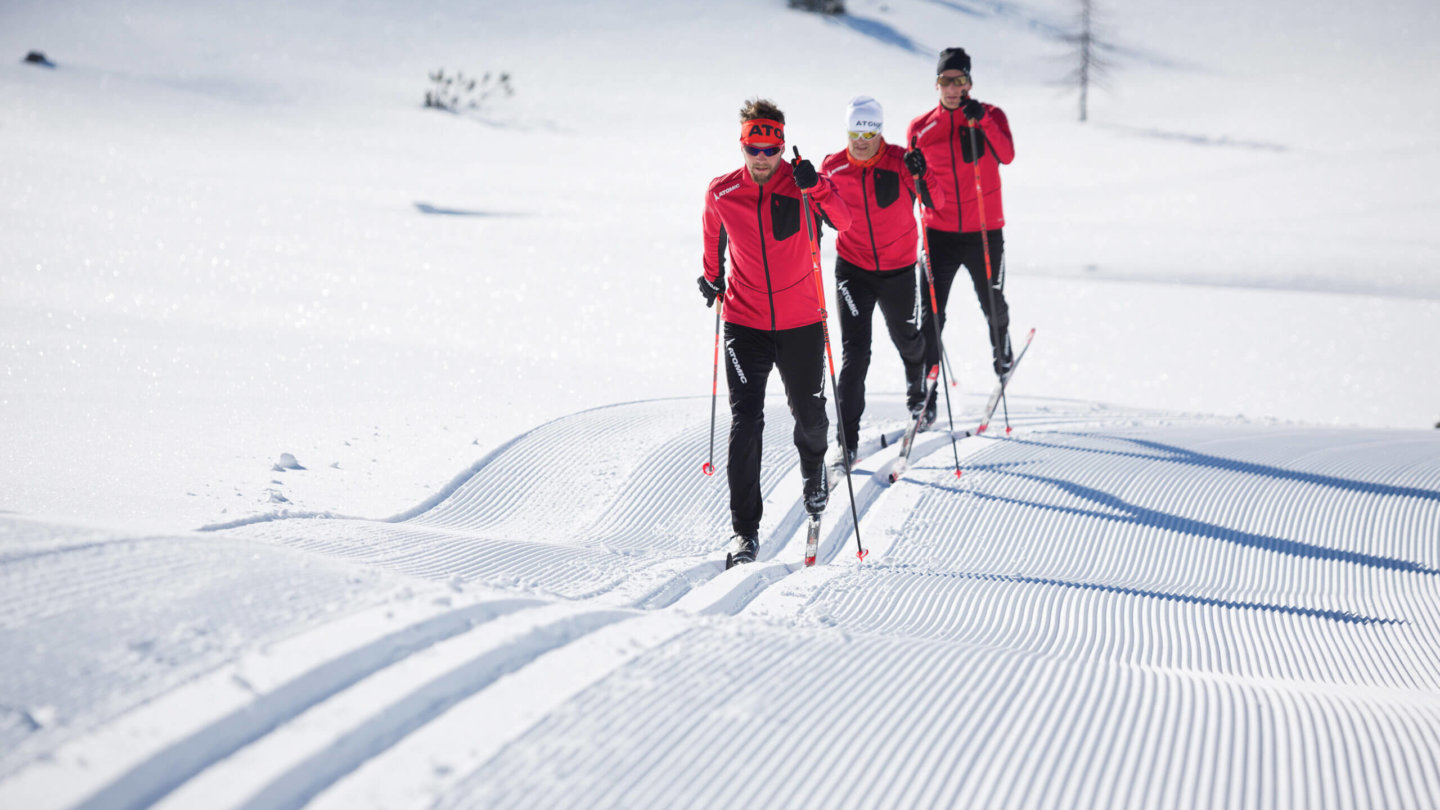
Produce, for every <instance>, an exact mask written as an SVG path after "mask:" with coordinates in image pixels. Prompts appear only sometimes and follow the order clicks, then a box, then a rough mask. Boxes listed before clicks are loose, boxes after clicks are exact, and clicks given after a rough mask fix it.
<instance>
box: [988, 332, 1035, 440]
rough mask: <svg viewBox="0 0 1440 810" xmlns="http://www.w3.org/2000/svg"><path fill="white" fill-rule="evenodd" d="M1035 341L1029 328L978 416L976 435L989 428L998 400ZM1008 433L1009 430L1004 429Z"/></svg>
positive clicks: (1033, 333) (998, 403)
mask: <svg viewBox="0 0 1440 810" xmlns="http://www.w3.org/2000/svg"><path fill="white" fill-rule="evenodd" d="M1034 339H1035V329H1034V327H1031V329H1030V334H1028V335H1026V336H1025V345H1024V346H1021V347H1020V353H1019V354H1017V355H1015V359H1014V360H1013V361H1012V362H1011V363H1010V370H1009V371H1007V372H1005V376H1003V377H1001V378H1000V382H998V383H996V384H995V390H994V391H991V392H990V399H989V400H987V401H986V402H985V412H984V413H983V414H981V416H980V427H978V428H976V429H975V432H976V433H977V434H979V433H984V432H985V429H986V428H988V427H990V419H991V417H993V416H994V415H995V408H996V407H997V406H999V405H1000V398H1001V397H1002V396H1004V395H1005V386H1006V385H1009V384H1010V378H1011V377H1014V376H1015V369H1017V368H1019V367H1020V361H1021V360H1023V359H1024V358H1025V352H1027V351H1029V350H1030V341H1032V340H1034ZM1006 432H1007V433H1008V432H1009V428H1008V427H1007V428H1006Z"/></svg>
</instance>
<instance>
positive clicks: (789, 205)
mask: <svg viewBox="0 0 1440 810" xmlns="http://www.w3.org/2000/svg"><path fill="white" fill-rule="evenodd" d="M770 228H771V231H772V233H774V235H775V241H777V242H780V241H784V240H786V239H789V238H790V237H792V236H794V235H795V234H796V233H798V232H799V230H800V201H799V200H797V199H795V198H794V197H786V196H785V195H784V194H775V195H773V196H771V197H770Z"/></svg>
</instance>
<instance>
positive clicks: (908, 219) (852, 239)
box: [820, 144, 948, 270]
mask: <svg viewBox="0 0 1440 810" xmlns="http://www.w3.org/2000/svg"><path fill="white" fill-rule="evenodd" d="M820 172H821V174H823V175H824V176H826V177H828V178H830V180H831V182H833V183H834V184H835V192H836V193H837V194H839V195H840V199H842V200H844V201H845V205H847V206H849V208H850V214H851V218H852V219H853V220H854V223H853V224H852V225H851V226H850V228H849V229H848V230H844V231H841V232H840V236H839V237H838V238H837V239H836V240H835V251H836V252H837V253H839V254H840V258H842V259H844V260H845V261H847V262H849V263H851V264H853V265H855V266H856V267H860V268H863V269H865V270H898V269H900V268H902V267H911V266H913V265H914V264H915V257H916V254H917V252H918V245H919V238H920V234H919V229H918V228H916V227H915V209H914V208H912V207H911V206H912V204H913V201H914V199H915V181H914V180H913V179H912V178H911V177H910V171H909V170H908V169H906V168H905V149H904V147H901V146H897V145H895V144H886V145H885V148H884V150H883V151H882V152H881V154H880V160H879V161H878V162H876V163H875V165H873V166H868V167H865V168H861V167H860V166H856V165H855V164H853V163H851V162H850V158H849V157H848V156H847V155H846V153H845V152H843V151H841V152H836V153H835V154H833V155H830V156H828V157H826V158H825V162H824V163H823V164H822V165H821V168H820ZM928 174H929V173H928V172H927V175H928ZM947 183H948V181H946V182H941V183H934V182H931V179H930V178H929V177H928V176H927V178H926V187H927V190H928V191H929V195H930V202H932V203H934V205H935V206H936V207H937V208H944V207H945V200H946V197H945V186H946V185H947ZM902 202H903V203H904V204H903V205H901V204H899V203H902Z"/></svg>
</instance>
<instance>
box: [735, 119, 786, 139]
mask: <svg viewBox="0 0 1440 810" xmlns="http://www.w3.org/2000/svg"><path fill="white" fill-rule="evenodd" d="M740 143H743V144H745V145H747V146H748V145H751V144H756V145H759V144H782V143H785V125H784V124H782V123H780V122H779V121H772V120H771V119H769V118H752V119H750V120H749V121H746V122H745V123H743V124H741V125H740Z"/></svg>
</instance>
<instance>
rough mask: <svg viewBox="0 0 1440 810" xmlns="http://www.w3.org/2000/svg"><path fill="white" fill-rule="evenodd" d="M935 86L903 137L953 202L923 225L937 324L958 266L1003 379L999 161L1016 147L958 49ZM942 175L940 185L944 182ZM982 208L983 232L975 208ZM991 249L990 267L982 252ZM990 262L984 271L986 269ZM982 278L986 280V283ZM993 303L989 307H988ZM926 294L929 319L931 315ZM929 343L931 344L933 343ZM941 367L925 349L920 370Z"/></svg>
mask: <svg viewBox="0 0 1440 810" xmlns="http://www.w3.org/2000/svg"><path fill="white" fill-rule="evenodd" d="M935 72H936V78H935V87H936V89H937V90H938V92H939V97H940V103H939V104H938V105H937V106H936V107H935V108H934V109H932V110H930V111H929V112H927V113H925V114H924V115H921V116H918V117H917V118H915V120H913V121H911V122H910V126H909V128H908V129H907V130H906V134H905V140H906V142H907V143H914V142H915V141H916V140H917V139H918V142H919V148H920V151H921V152H922V153H923V154H924V155H925V162H926V164H927V165H928V166H929V167H930V169H931V170H932V172H933V173H934V175H935V177H934V178H933V179H932V182H931V187H932V189H933V188H934V187H936V186H939V185H940V184H941V183H942V182H943V183H944V184H945V192H946V194H947V195H953V196H947V199H951V200H954V201H955V204H953V205H948V206H946V207H945V208H944V209H942V210H936V209H927V210H926V211H925V212H924V223H925V228H926V231H927V235H928V238H929V240H930V265H931V270H932V273H933V274H934V277H935V297H936V300H937V303H938V304H939V307H940V312H939V313H938V317H939V319H940V320H939V327H940V328H941V329H944V327H945V305H946V301H947V300H948V299H949V297H950V285H951V284H952V283H953V282H954V280H955V275H956V272H957V271H958V270H959V268H960V265H962V264H963V265H964V266H965V268H966V269H967V270H969V271H970V280H971V282H973V284H974V287H975V294H976V296H977V297H978V298H979V299H980V310H981V311H982V312H983V313H985V319H986V322H987V323H988V324H989V327H990V346H991V352H992V356H993V361H994V368H995V375H996V376H997V377H1003V376H1004V375H1005V374H1006V373H1007V372H1008V371H1009V370H1010V364H1011V361H1012V354H1011V348H1010V335H1009V329H1010V309H1009V307H1008V305H1007V304H1006V303H1005V235H1004V231H1003V228H1004V226H1005V212H1004V209H1003V208H1002V206H1001V201H1000V164H1002V163H1004V164H1007V165H1008V164H1009V163H1010V162H1011V161H1012V160H1014V159H1015V144H1014V141H1013V140H1012V139H1011V137H1010V123H1009V120H1008V119H1007V118H1006V117H1005V113H1004V111H1002V110H1001V109H1000V108H999V107H996V106H994V105H992V104H982V103H981V102H979V101H976V100H975V99H973V98H970V90H971V88H972V87H973V86H974V85H973V82H972V81H971V77H970V56H969V55H968V54H966V53H965V50H964V49H963V48H946V49H945V50H943V51H941V52H940V60H939V63H938V64H937V66H936V71H935ZM972 143H973V144H974V149H975V151H977V152H978V153H979V154H978V161H979V174H980V185H981V187H982V189H983V193H984V197H983V199H982V200H979V201H977V200H976V195H975V173H976V168H975V167H976V160H977V156H975V155H972V154H971V149H972V147H971V144H972ZM941 175H943V180H942V179H941ZM981 203H983V206H984V209H985V211H984V215H985V221H984V230H982V229H981V220H980V207H981ZM987 251H988V256H989V258H988V262H987V259H986V254H987ZM987 264H988V266H987ZM987 273H988V275H989V278H988V279H987ZM992 303H993V306H992ZM930 310H931V307H930V302H929V298H928V296H927V297H925V311H926V316H927V317H936V314H935V313H932V312H931V311H930ZM931 342H932V343H933V342H934V341H931ZM938 362H940V347H939V346H938V345H935V346H932V345H929V344H927V345H926V347H925V367H926V368H929V367H930V366H932V365H933V364H935V363H938ZM934 422H935V395H934V393H931V395H930V397H929V400H928V401H927V402H926V404H925V419H924V423H923V424H924V425H925V426H926V427H929V426H930V425H933V424H934Z"/></svg>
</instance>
